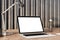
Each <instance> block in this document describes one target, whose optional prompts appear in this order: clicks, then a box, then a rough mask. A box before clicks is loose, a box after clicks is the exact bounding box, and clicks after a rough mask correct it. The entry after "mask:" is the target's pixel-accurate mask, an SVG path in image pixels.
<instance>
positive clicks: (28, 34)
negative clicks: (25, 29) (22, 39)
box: [24, 33, 47, 36]
mask: <svg viewBox="0 0 60 40" xmlns="http://www.w3.org/2000/svg"><path fill="white" fill-rule="evenodd" d="M36 35H47V34H46V33H35V34H24V36H36Z"/></svg>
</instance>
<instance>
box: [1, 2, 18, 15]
mask: <svg viewBox="0 0 60 40" xmlns="http://www.w3.org/2000/svg"><path fill="white" fill-rule="evenodd" d="M16 4H19V3H18V2H15V3H14V4H12V5H11V6H10V7H9V8H8V9H6V10H5V11H4V12H2V13H1V14H2V15H3V14H4V13H5V12H7V11H8V10H9V9H10V8H12V7H13V6H15V5H16Z"/></svg>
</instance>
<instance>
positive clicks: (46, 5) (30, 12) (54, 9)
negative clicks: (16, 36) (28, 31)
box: [2, 0, 60, 30]
mask: <svg viewBox="0 0 60 40" xmlns="http://www.w3.org/2000/svg"><path fill="white" fill-rule="evenodd" d="M20 1H21V2H22V3H23V4H24V7H21V8H20V7H19V6H18V5H15V6H14V7H12V8H11V9H10V10H8V11H7V12H6V14H5V21H6V29H7V30H8V29H17V28H18V23H17V16H40V17H41V19H42V22H43V26H44V27H46V28H47V27H49V19H52V22H53V23H52V26H53V27H59V26H60V0H20ZM15 2H19V0H2V12H3V11H5V10H6V9H7V8H9V6H11V5H12V4H13V3H15Z"/></svg>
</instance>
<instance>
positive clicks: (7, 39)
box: [0, 31, 60, 40]
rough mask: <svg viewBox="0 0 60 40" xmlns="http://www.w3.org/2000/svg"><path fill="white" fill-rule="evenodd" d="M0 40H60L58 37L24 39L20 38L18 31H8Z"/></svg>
mask: <svg viewBox="0 0 60 40" xmlns="http://www.w3.org/2000/svg"><path fill="white" fill-rule="evenodd" d="M50 33H52V34H53V33H54V32H50ZM0 40H60V36H58V35H57V36H53V37H45V38H40V37H39V38H24V37H22V36H21V35H20V34H19V33H18V31H15V32H14V31H12V32H11V31H10V32H8V33H7V36H4V37H0Z"/></svg>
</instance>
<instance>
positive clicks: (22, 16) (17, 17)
mask: <svg viewBox="0 0 60 40" xmlns="http://www.w3.org/2000/svg"><path fill="white" fill-rule="evenodd" d="M18 17H34V18H35V17H38V18H40V16H17V23H18V30H19V34H24V33H37V32H44V27H43V23H42V20H41V18H40V21H41V24H42V29H43V31H37V32H22V33H21V32H20V27H19V21H18Z"/></svg>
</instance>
